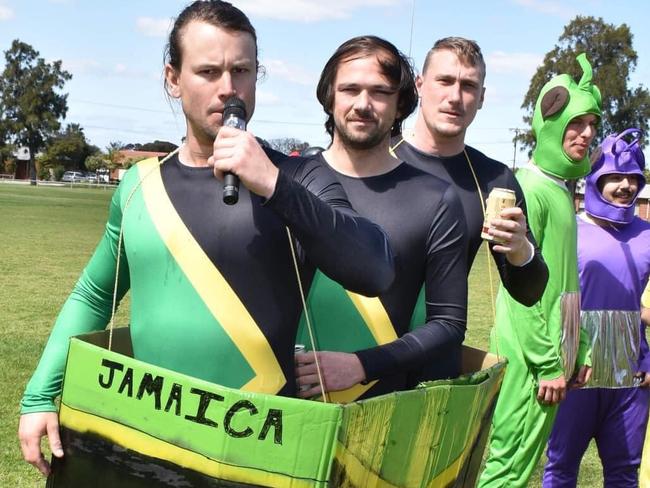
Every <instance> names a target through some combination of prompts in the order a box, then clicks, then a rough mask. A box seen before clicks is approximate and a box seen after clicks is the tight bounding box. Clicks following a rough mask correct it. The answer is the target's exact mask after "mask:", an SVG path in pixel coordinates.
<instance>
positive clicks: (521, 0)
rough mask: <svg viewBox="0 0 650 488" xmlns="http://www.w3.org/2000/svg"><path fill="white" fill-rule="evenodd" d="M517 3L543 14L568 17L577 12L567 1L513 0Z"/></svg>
mask: <svg viewBox="0 0 650 488" xmlns="http://www.w3.org/2000/svg"><path fill="white" fill-rule="evenodd" d="M513 2H514V3H515V4H516V5H520V6H522V7H526V8H529V9H531V10H534V11H535V12H539V13H542V14H548V15H554V16H556V17H561V18H563V19H568V18H571V17H573V16H574V15H575V14H576V11H575V10H574V9H572V8H570V7H568V6H567V5H566V2H564V3H562V2H557V1H555V0H513Z"/></svg>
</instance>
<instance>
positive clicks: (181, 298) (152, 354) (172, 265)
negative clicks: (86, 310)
mask: <svg viewBox="0 0 650 488" xmlns="http://www.w3.org/2000/svg"><path fill="white" fill-rule="evenodd" d="M128 175H129V176H130V178H128V179H127V180H125V181H124V182H123V185H124V188H122V189H121V199H122V202H121V207H122V209H123V218H122V225H123V226H124V236H125V238H124V248H125V249H126V256H127V258H131V257H132V259H128V264H129V267H130V276H131V293H132V313H131V317H132V322H131V334H132V336H133V339H134V340H133V343H134V344H135V345H136V350H135V355H136V357H137V358H139V359H141V360H143V361H145V362H149V363H152V364H156V365H160V366H163V367H166V368H169V369H173V370H175V371H180V372H183V373H185V374H189V375H192V376H196V377H200V378H204V379H207V380H209V381H212V382H215V383H218V384H221V385H224V386H229V387H233V388H240V389H242V390H245V391H255V392H263V393H277V392H278V391H280V389H281V388H282V386H283V385H284V384H285V383H286V378H285V376H284V374H283V372H282V370H281V368H280V365H279V363H278V361H277V359H276V357H275V354H274V352H273V350H272V349H271V346H270V344H269V343H268V341H267V340H266V338H265V336H264V334H263V333H262V331H261V330H260V327H259V326H258V324H257V323H256V322H255V320H254V319H253V317H252V316H251V315H250V313H249V312H248V310H247V309H246V307H245V306H244V304H243V303H242V302H241V300H240V299H239V297H238V296H237V294H236V293H235V291H234V290H233V289H232V288H231V287H230V285H229V284H228V282H227V281H226V279H225V278H224V277H223V276H222V275H221V273H220V272H219V269H217V267H216V266H215V265H214V264H213V263H212V262H211V261H210V259H209V257H208V256H207V255H206V254H205V252H204V251H203V249H202V248H201V246H200V245H199V244H198V243H197V241H196V240H195V238H194V237H193V235H192V233H191V232H190V230H189V229H188V228H187V227H186V226H185V224H184V223H183V221H182V220H181V218H180V216H179V215H178V213H177V212H176V210H175V208H174V206H173V204H172V202H171V201H170V198H169V196H168V195H167V192H166V191H165V187H164V185H163V181H162V177H161V172H160V165H159V163H158V161H157V160H156V159H152V160H146V161H142V162H140V163H139V164H138V165H137V171H131V172H129V173H128ZM145 236H146V238H145ZM143 256H146V257H147V258H143ZM149 263H167V265H166V266H148V264H149ZM165 303H180V304H183V306H182V307H169V306H161V304H165ZM189 310H191V313H188V311H189ZM160 323H164V324H167V325H166V326H165V330H164V331H161V334H164V340H161V337H160V336H159V335H156V334H152V333H151V330H150V328H151V327H152V324H160ZM180 343H182V344H183V345H184V346H183V349H184V350H192V351H193V357H192V358H188V357H187V355H186V354H179V353H177V352H176V345H177V344H180ZM244 345H245V346H244ZM217 357H218V358H221V359H220V360H219V361H215V359H214V358H217Z"/></svg>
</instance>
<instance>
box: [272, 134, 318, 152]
mask: <svg viewBox="0 0 650 488" xmlns="http://www.w3.org/2000/svg"><path fill="white" fill-rule="evenodd" d="M269 145H270V146H271V147H272V148H273V149H275V150H276V151H280V152H281V153H284V154H289V153H290V152H291V151H299V152H300V151H302V150H303V149H307V148H308V147H309V143H308V142H303V141H301V140H299V139H295V138H294V137H281V138H279V139H271V140H269Z"/></svg>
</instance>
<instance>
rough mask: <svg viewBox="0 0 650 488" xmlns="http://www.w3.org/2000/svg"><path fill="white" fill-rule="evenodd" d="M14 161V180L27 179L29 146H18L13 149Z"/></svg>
mask: <svg viewBox="0 0 650 488" xmlns="http://www.w3.org/2000/svg"><path fill="white" fill-rule="evenodd" d="M14 158H15V159H14V161H15V162H16V170H15V171H14V178H15V179H16V180H28V179H29V148H28V147H19V148H18V149H16V151H14Z"/></svg>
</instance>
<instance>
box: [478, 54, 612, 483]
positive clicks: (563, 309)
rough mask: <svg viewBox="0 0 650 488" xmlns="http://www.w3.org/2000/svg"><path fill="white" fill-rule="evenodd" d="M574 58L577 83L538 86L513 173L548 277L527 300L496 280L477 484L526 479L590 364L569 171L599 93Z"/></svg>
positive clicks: (589, 133) (576, 166) (582, 148)
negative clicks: (498, 373)
mask: <svg viewBox="0 0 650 488" xmlns="http://www.w3.org/2000/svg"><path fill="white" fill-rule="evenodd" d="M577 61H578V63H579V64H580V66H581V68H582V71H583V74H582V77H581V79H580V81H579V83H576V82H575V81H574V80H573V78H571V76H569V75H567V74H562V75H559V76H556V77H554V78H553V79H551V80H550V81H549V82H548V83H547V84H546V85H544V87H543V88H542V91H541V93H540V95H539V98H538V99H537V103H536V105H535V111H534V114H533V124H532V125H533V132H534V134H535V139H536V145H535V149H534V151H533V157H532V160H531V161H530V162H529V164H528V165H527V166H526V167H524V168H522V169H521V170H520V171H519V172H518V173H517V179H518V181H519V184H520V185H521V188H522V189H523V192H524V195H525V198H526V203H527V205H528V225H529V226H530V229H531V231H532V233H533V235H534V236H535V239H536V240H537V243H538V244H539V247H540V249H541V251H542V255H543V257H544V260H545V261H546V264H547V265H548V268H549V281H548V284H547V285H546V290H545V291H544V294H543V295H542V298H541V300H540V301H539V302H538V303H536V304H535V305H533V306H532V307H524V306H522V305H521V304H519V303H518V302H516V301H515V300H514V299H513V298H512V297H511V296H510V294H509V293H508V292H507V290H505V289H504V288H503V286H501V288H500V289H499V294H498V296H497V304H496V321H495V326H494V328H493V330H492V336H491V347H492V349H493V350H494V351H495V352H497V353H498V354H499V355H502V356H505V357H507V358H508V362H509V363H508V367H507V370H506V375H505V378H504V380H503V385H502V387H501V393H500V395H499V401H498V402H497V406H496V410H495V413H494V417H493V420H492V432H491V435H490V444H489V453H488V459H487V461H486V465H485V470H484V471H483V473H482V474H481V478H480V480H479V486H480V487H483V488H485V487H501V486H503V487H508V488H512V487H518V486H526V484H527V482H528V479H529V478H530V475H531V474H532V472H533V470H534V469H535V466H536V465H537V462H538V460H539V458H540V456H541V453H542V451H543V449H544V446H545V444H546V441H547V439H548V436H549V435H550V432H551V428H552V426H553V421H554V419H555V414H556V412H557V405H558V403H559V402H560V401H561V400H562V399H563V398H564V395H565V391H566V388H567V382H568V383H569V384H574V386H580V385H582V384H584V383H585V382H586V381H587V379H588V377H589V373H590V368H589V351H588V347H587V341H586V337H584V336H583V335H582V334H581V332H580V327H579V325H580V320H579V306H580V303H579V282H578V269H577V234H576V232H577V231H576V220H575V207H574V204H573V198H572V195H571V192H570V191H569V190H568V188H567V186H566V181H565V180H574V179H577V178H580V177H583V176H585V175H586V174H587V173H588V172H589V169H590V164H589V157H588V150H589V145H590V144H591V142H592V140H593V138H594V136H595V135H596V124H597V123H598V121H599V118H600V113H601V96H600V91H599V90H598V87H596V86H595V85H594V84H593V82H592V69H591V65H590V64H589V62H588V61H587V58H586V56H585V55H584V54H581V55H580V56H578V57H577ZM574 374H575V376H574Z"/></svg>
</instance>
